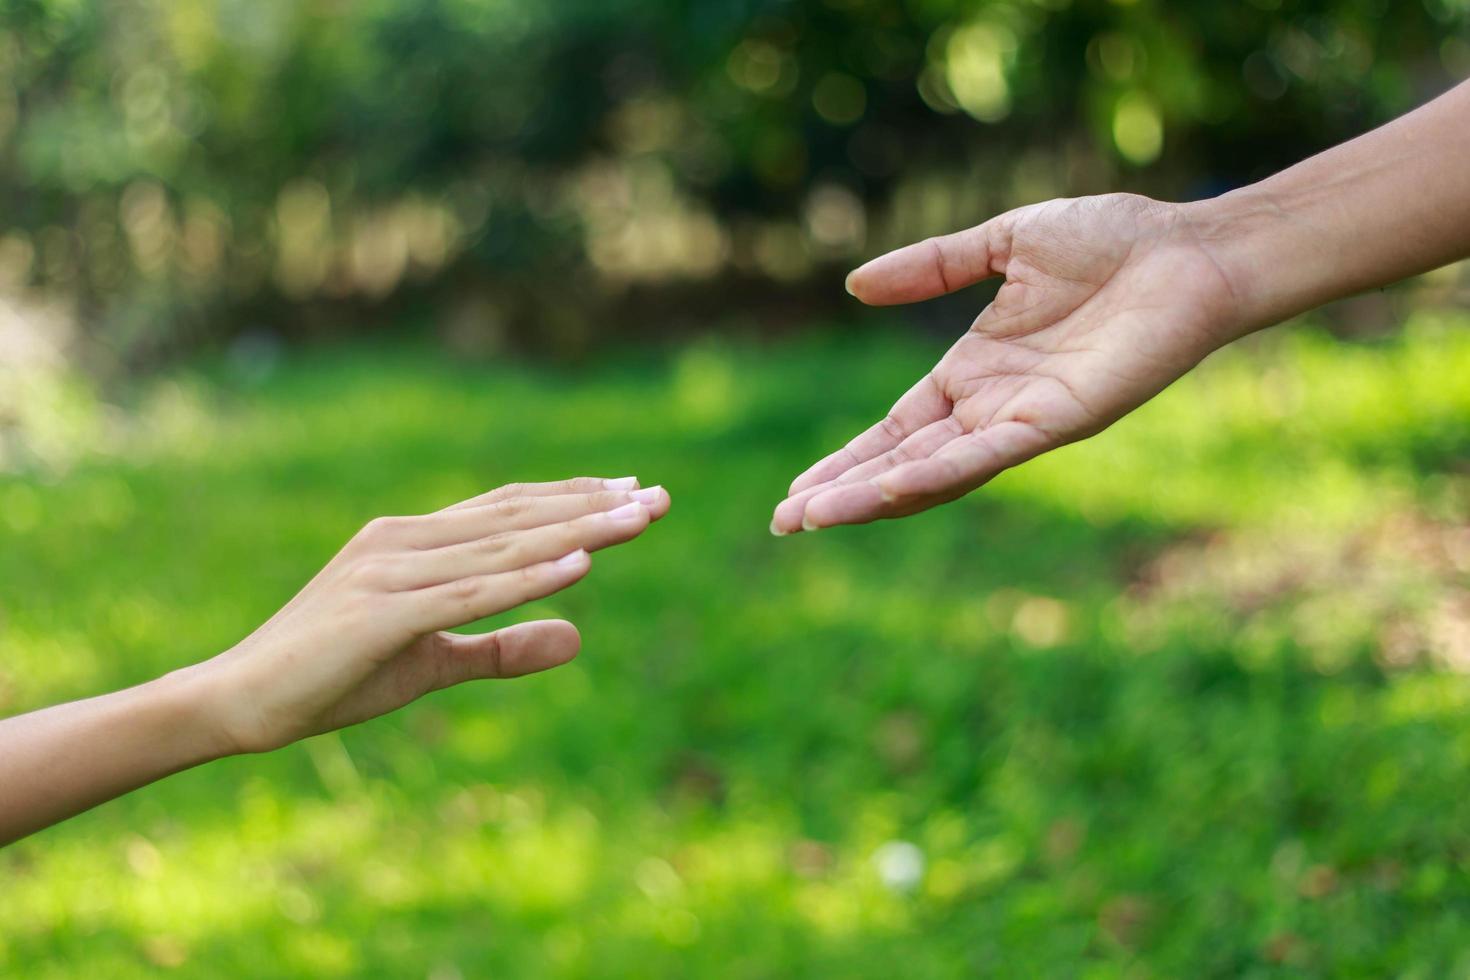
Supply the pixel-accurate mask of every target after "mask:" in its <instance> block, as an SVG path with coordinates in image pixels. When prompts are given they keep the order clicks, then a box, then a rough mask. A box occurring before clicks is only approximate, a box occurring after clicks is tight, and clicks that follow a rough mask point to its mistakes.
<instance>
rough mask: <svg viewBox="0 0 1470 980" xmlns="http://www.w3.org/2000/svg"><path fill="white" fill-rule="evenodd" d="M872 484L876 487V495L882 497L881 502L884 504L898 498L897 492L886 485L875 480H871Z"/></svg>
mask: <svg viewBox="0 0 1470 980" xmlns="http://www.w3.org/2000/svg"><path fill="white" fill-rule="evenodd" d="M873 486H875V487H877V488H878V496H880V497H882V498H883V502H884V503H885V504H891V503H893V502H894V501H895V500H897V499H898V494H896V493H894V492H893V491H892V490H890V489H888V487H887V486H886V485H884V484H882V483H879V482H877V481H876V480H875V481H874V482H873Z"/></svg>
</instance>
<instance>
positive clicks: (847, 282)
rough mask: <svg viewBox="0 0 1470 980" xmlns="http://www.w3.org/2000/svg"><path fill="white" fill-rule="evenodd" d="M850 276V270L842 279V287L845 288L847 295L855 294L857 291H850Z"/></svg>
mask: <svg viewBox="0 0 1470 980" xmlns="http://www.w3.org/2000/svg"><path fill="white" fill-rule="evenodd" d="M852 276H853V274H852V273H851V272H849V273H848V274H847V278H846V279H844V280H842V288H843V289H845V290H847V295H849V296H856V295H857V293H855V292H853V291H852Z"/></svg>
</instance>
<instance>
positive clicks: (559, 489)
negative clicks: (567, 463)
mask: <svg viewBox="0 0 1470 980" xmlns="http://www.w3.org/2000/svg"><path fill="white" fill-rule="evenodd" d="M637 489H638V478H637V477H636V476H619V477H611V478H609V477H601V476H578V477H573V478H572V479H570V480H555V481H552V482H550V483H507V484H506V485H505V486H503V487H496V488H495V489H494V490H491V491H490V492H489V493H482V494H480V495H479V496H478V497H471V498H469V499H468V500H461V501H460V502H459V503H457V504H450V505H449V506H448V507H445V508H443V510H459V509H461V508H463V507H483V506H485V505H486V504H498V503H500V501H502V500H509V499H510V498H511V497H555V496H560V495H562V494H568V493H598V492H600V491H603V490H637Z"/></svg>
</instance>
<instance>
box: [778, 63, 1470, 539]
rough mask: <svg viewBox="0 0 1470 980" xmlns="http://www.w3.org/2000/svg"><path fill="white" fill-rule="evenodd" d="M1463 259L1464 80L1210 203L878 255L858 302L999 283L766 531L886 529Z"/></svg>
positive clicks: (1037, 209) (989, 229)
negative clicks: (1350, 301)
mask: <svg viewBox="0 0 1470 980" xmlns="http://www.w3.org/2000/svg"><path fill="white" fill-rule="evenodd" d="M1465 256H1470V83H1466V84H1463V85H1460V86H1459V87H1458V88H1456V89H1454V90H1452V91H1450V92H1449V93H1447V94H1445V95H1444V96H1441V97H1440V98H1439V99H1436V100H1435V101H1433V102H1431V103H1430V104H1428V105H1426V106H1424V107H1423V108H1421V109H1419V110H1417V111H1415V112H1412V113H1410V114H1409V115H1407V116H1404V117H1403V118H1401V119H1398V120H1396V121H1394V122H1392V123H1390V124H1388V125H1387V126H1384V127H1382V128H1381V129H1378V130H1376V131H1374V132H1372V133H1369V134H1367V135H1366V136H1363V137H1360V138H1359V139H1356V140H1353V141H1352V142H1350V143H1346V144H1344V145H1342V146H1339V147H1336V148H1334V149H1332V150H1328V151H1327V152H1325V153H1322V154H1320V155H1319V156H1316V157H1313V158H1312V159H1310V160H1307V161H1305V162H1303V163H1301V164H1298V165H1297V166H1295V167H1292V168H1291V169H1289V170H1287V171H1285V172H1283V173H1281V174H1278V175H1276V176H1274V177H1272V178H1270V179H1269V180H1264V181H1261V182H1260V183H1258V184H1255V185H1253V186H1250V187H1247V188H1244V189H1242V190H1239V191H1235V192H1233V193H1231V194H1227V195H1224V196H1223V197H1220V198H1216V199H1214V200H1209V201H1200V202H1195V203H1190V204H1167V203H1163V202H1160V201H1152V200H1149V199H1148V198H1143V197H1137V196H1134V195H1129V194H1109V195H1104V196H1101V197H1090V198H1077V199H1072V200H1057V201H1048V202H1046V203H1044V204H1036V205H1032V206H1030V207H1025V208H1020V209H1018V210H1015V211H1011V212H1008V213H1006V214H1003V215H1000V216H998V217H996V218H992V219H991V220H990V221H987V222H985V223H984V224H982V225H979V226H977V227H974V228H970V229H968V230H965V231H960V232H956V233H954V234H951V235H944V236H941V237H939V238H931V239H928V240H927V241H923V242H919V243H917V244H914V245H908V246H906V247H904V248H901V249H898V250H897V251H895V252H890V253H888V254H887V255H882V256H879V257H878V258H876V259H873V260H872V261H871V262H869V263H867V264H866V265H864V266H862V267H861V268H859V269H857V270H856V271H854V272H853V273H852V274H851V275H850V276H849V277H848V289H849V290H850V291H851V292H852V293H853V294H854V295H855V296H857V298H858V299H860V300H862V301H863V302H865V303H869V304H873V305H889V304H894V303H911V302H915V301H917V300H922V299H928V298H930V297H932V296H938V295H940V294H942V293H948V292H953V291H954V290H957V289H962V288H964V287H966V286H970V285H973V284H974V283H976V282H978V281H980V280H982V279H988V278H990V277H991V276H1004V277H1005V283H1004V284H1003V285H1002V286H1001V288H1000V292H999V293H997V294H996V297H995V300H994V302H992V303H991V304H990V305H989V306H987V307H986V308H985V309H984V310H983V311H981V313H980V316H979V317H978V318H977V319H976V320H975V322H974V323H973V324H972V325H971V327H970V329H969V331H968V332H967V333H966V334H965V335H964V336H962V337H961V338H960V339H959V340H958V341H957V342H956V343H955V345H954V346H953V347H952V348H950V350H949V352H948V353H946V354H945V355H944V357H943V358H941V359H940V361H939V363H938V364H936V365H935V367H934V370H932V371H931V372H929V374H927V375H925V376H924V377H923V378H920V379H919V381H918V383H916V384H915V385H914V386H913V388H911V389H910V390H909V392H908V393H907V394H905V395H904V396H903V397H902V398H900V399H899V401H898V402H897V404H895V405H894V406H893V408H892V409H891V410H890V411H889V413H888V415H887V416H886V417H885V418H884V419H882V420H881V421H879V422H878V423H877V424H876V425H874V426H873V427H872V428H870V429H869V430H868V431H866V432H864V433H862V434H860V435H859V436H857V437H856V438H855V439H853V440H852V441H851V442H849V443H848V444H847V445H846V446H844V447H843V448H841V449H839V450H837V451H836V452H834V453H832V454H831V455H829V456H827V457H826V458H825V459H822V460H820V461H819V462H817V463H816V464H815V465H813V466H812V467H811V468H810V469H808V470H807V471H806V472H805V473H803V474H802V475H801V476H799V477H797V478H796V480H795V481H794V482H793V483H792V484H791V488H790V490H789V491H788V495H787V498H786V499H785V500H784V501H782V502H781V503H780V505H778V506H777V508H776V512H775V515H774V516H773V519H772V521H771V531H772V533H775V534H790V533H792V532H794V531H798V530H807V531H813V530H817V529H819V528H823V527H830V526H832V525H836V524H861V523H865V522H867V521H873V520H880V519H882V518H889V517H902V516H905V515H907V514H913V513H916V512H918V511H922V510H926V509H928V508H930V507H934V506H936V505H938V504H942V503H944V502H946V501H949V500H953V499H955V498H957V497H961V496H964V495H965V494H967V493H969V492H970V491H971V490H974V489H975V488H976V487H979V486H981V485H983V484H984V483H985V482H986V481H988V480H989V479H991V478H992V477H994V476H995V475H996V474H997V473H1000V472H1001V471H1003V470H1006V469H1008V468H1010V467H1012V466H1016V465H1019V464H1021V463H1024V462H1025V461H1026V460H1028V459H1031V458H1033V457H1035V456H1037V455H1039V454H1041V453H1044V452H1047V451H1048V450H1051V449H1055V448H1056V447H1058V446H1062V445H1065V444H1067V443H1069V442H1075V441H1077V440H1078V439H1084V438H1086V437H1088V436H1090V435H1093V434H1095V433H1097V432H1099V431H1101V430H1102V429H1104V428H1106V427H1107V426H1109V425H1111V424H1112V423H1113V422H1115V421H1117V420H1118V419H1119V418H1121V417H1122V416H1123V415H1126V414H1127V413H1128V412H1130V411H1132V410H1133V409H1135V408H1137V407H1138V406H1139V405H1141V404H1143V403H1144V402H1145V401H1147V400H1148V399H1150V398H1152V397H1153V396H1154V395H1156V394H1158V393H1159V392H1160V391H1162V390H1163V389H1164V388H1166V387H1168V386H1169V385H1170V384H1172V383H1173V382H1174V381H1175V380H1177V379H1178V378H1179V377H1180V376H1181V375H1183V374H1184V373H1185V372H1187V371H1189V370H1190V369H1191V368H1193V367H1194V366H1195V365H1196V364H1197V363H1199V361H1200V360H1201V359H1203V358H1204V357H1205V356H1206V355H1208V354H1209V353H1210V352H1211V351H1213V350H1216V349H1217V348H1219V347H1222V346H1224V345H1225V344H1227V343H1229V342H1230V341H1232V340H1235V339H1236V338H1238V337H1240V336H1242V335H1244V334H1246V333H1249V332H1251V331H1253V330H1258V329H1260V328H1262V327H1265V326H1269V325H1271V324H1273V323H1278V322H1280V321H1281V320H1283V319H1285V318H1287V317H1290V316H1293V315H1295V314H1297V313H1301V312H1304V311H1306V310H1309V309H1311V308H1313V307H1314V306H1317V305H1319V304H1321V303H1324V302H1326V301H1328V300H1331V299H1335V298H1337V297H1340V296H1345V295H1349V294H1351V293H1354V292H1357V291H1359V290H1362V289H1367V288H1370V287H1373V286H1378V285H1382V284H1384V283H1388V282H1392V281H1394V280H1397V279H1401V278H1403V277H1405V276H1409V275H1413V274H1415V273H1418V272H1424V271H1427V270H1429V269H1433V268H1435V267H1437V266H1440V265H1443V264H1444V263H1446V262H1450V261H1453V260H1455V259H1458V258H1463V257H1465Z"/></svg>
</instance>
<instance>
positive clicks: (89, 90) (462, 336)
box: [0, 0, 1470, 361]
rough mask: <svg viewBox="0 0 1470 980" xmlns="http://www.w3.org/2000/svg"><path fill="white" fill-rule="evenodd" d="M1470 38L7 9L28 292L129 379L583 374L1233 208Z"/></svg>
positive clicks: (892, 4) (1059, 16)
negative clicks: (487, 365)
mask: <svg viewBox="0 0 1470 980" xmlns="http://www.w3.org/2000/svg"><path fill="white" fill-rule="evenodd" d="M1467 28H1470V3H1467V2H1466V0H1423V2H1405V3H1390V2H1388V0H1253V2H1250V3H1218V2H1208V0H1189V2H1172V3H1167V4H1166V3H1164V2H1163V0H1117V2H1101V0H1073V2H1068V0H983V2H961V0H825V2H815V0H810V2H789V0H723V2H688V0H685V2H678V0H660V2H650V0H641V2H640V0H560V2H558V3H554V4H528V3H516V2H512V0H426V2H421V0H372V2H362V3H342V2H339V0H197V2H191V3H175V2H172V0H108V2H105V3H104V2H99V0H8V2H7V3H6V5H5V12H4V13H3V14H0V31H3V33H0V206H3V224H0V233H3V237H0V276H4V277H5V278H6V279H8V280H9V281H10V282H11V284H12V285H15V284H18V283H27V284H31V285H34V286H38V287H40V288H42V289H43V290H44V291H46V292H48V293H51V294H63V295H66V296H68V297H71V298H73V299H74V300H75V301H76V304H77V306H76V308H77V312H78V318H79V320H80V321H81V322H83V323H85V324H86V328H85V331H86V333H87V335H88V336H89V337H90V339H91V340H93V341H96V342H100V343H98V344H94V345H93V346H96V347H100V348H101V349H104V350H111V351H114V352H116V353H118V354H120V355H122V356H123V357H124V359H126V360H134V361H136V360H142V359H147V358H150V357H153V356H156V355H157V354H159V353H160V352H164V351H167V350H169V349H172V348H175V347H177V346H179V345H188V344H190V343H193V342H197V341H198V340H200V339H204V338H209V337H214V336H220V335H228V334H231V333H234V332H238V331H240V330H242V329H247V328H250V327H251V326H252V325H255V326H261V325H263V326H266V327H268V328H269V329H271V330H274V331H279V332H283V333H293V332H309V331H313V330H334V329H345V328H347V326H348V325H357V324H361V323H364V322H367V321H368V320H370V319H376V318H379V317H381V316H383V315H385V314H386V312H388V311H390V310H401V309H402V308H403V307H404V306H405V304H409V305H412V304H418V305H420V306H422V307H423V308H425V309H430V308H432V309H434V310H435V311H436V315H435V317H434V321H435V323H436V324H437V325H438V327H439V328H440V329H443V330H444V331H446V332H447V333H448V334H449V335H450V336H451V337H452V338H455V339H457V341H459V342H463V343H465V344H469V345H472V346H475V345H478V346H480V347H490V346H493V345H496V344H498V343H500V342H502V341H504V340H506V339H510V340H515V341H518V342H532V343H535V344H538V345H540V346H544V347H550V348H556V349H568V348H571V349H575V348H576V347H578V346H580V345H582V344H584V343H586V342H587V341H589V340H590V339H591V338H592V335H593V334H594V333H595V332H597V331H599V330H603V329H608V327H607V325H608V324H610V323H617V322H633V321H634V320H635V319H636V320H637V322H643V323H647V322H650V321H653V320H657V319H659V318H657V317H652V316H645V317H642V318H631V317H629V316H628V312H629V311H631V310H635V309H644V310H645V311H646V310H647V307H646V306H645V307H639V306H637V302H638V301H640V299H642V300H647V299H648V298H650V297H652V298H654V299H655V301H656V300H657V298H658V297H664V298H665V306H664V309H665V310H668V309H672V308H684V309H686V311H688V310H703V309H705V308H706V307H709V306H712V305H713V304H716V303H719V302H726V301H728V300H730V299H734V300H736V301H738V302H741V303H749V302H752V297H757V298H758V297H759V296H761V295H763V294H764V295H768V296H779V297H784V298H789V297H790V296H792V295H795V294H800V293H801V292H802V291H803V290H804V289H806V288H807V287H809V286H810V285H811V284H813V283H816V282H820V283H821V284H822V285H823V286H824V288H825V286H826V285H828V284H829V283H828V281H827V280H825V279H822V278H821V277H820V276H817V277H816V278H814V276H816V274H818V273H820V272H821V271H822V270H823V269H831V268H836V267H838V266H840V265H844V264H846V263H848V262H849V261H850V260H852V259H853V258H854V257H856V256H858V255H860V254H864V253H866V252H870V251H872V250H874V249H876V248H879V247H882V246H884V245H888V244H892V243H894V242H896V241H898V240H900V239H904V238H909V237H915V236H918V235H923V234H928V233H932V232H934V231H938V230H944V229H949V228H953V227H956V226H959V225H962V224H964V223H968V222H971V221H973V220H976V219H978V218H980V217H982V216H984V215H985V214H987V213H989V212H990V211H993V210H995V209H997V208H1001V207H1007V206H1012V205H1015V204H1020V203H1024V202H1026V201H1029V200H1035V199H1038V198H1043V197H1047V196H1052V195H1056V194H1077V193H1088V192H1095V191H1099V190H1104V189H1113V188H1120V187H1128V188H1133V189H1138V190H1144V191H1148V192H1152V193H1155V194H1160V195H1175V196H1178V195H1200V194H1207V193H1213V192H1215V191H1218V190H1220V189H1222V188H1225V187H1228V186H1230V185H1233V184H1237V183H1239V182H1242V181H1245V180H1248V179H1250V178H1252V177H1255V176H1259V175H1260V174H1262V173H1263V172H1266V171H1269V170H1271V169H1273V168H1277V167H1279V166H1282V165H1284V164H1286V163H1288V162H1290V161H1292V160H1294V159H1296V158H1298V157H1300V156H1302V155H1304V154H1307V153H1310V152H1312V151H1314V150H1317V149H1320V148H1321V147H1323V146H1324V145H1326V144H1329V143H1331V142H1333V141H1336V140H1338V139H1341V138H1344V137H1346V136H1349V135H1351V134H1353V133H1355V132H1358V131H1360V130H1362V129H1364V128H1366V127H1368V126H1370V125H1372V124H1374V123H1377V122H1379V121H1382V120H1384V119H1386V118H1388V117H1390V116H1391V115H1393V114H1396V113H1398V112H1401V111H1403V110H1404V109H1406V108H1408V107H1410V106H1411V105H1413V104H1414V103H1415V102H1417V101H1420V100H1422V99H1424V98H1426V97H1428V96H1430V95H1432V94H1434V93H1436V92H1438V91H1439V90H1442V89H1443V88H1445V87H1447V86H1448V85H1449V84H1450V83H1451V81H1452V80H1453V79H1455V78H1457V77H1464V76H1466V75H1470V29H1467ZM716 285H717V286H721V287H723V288H719V289H715V288H711V287H712V286H716ZM762 285H764V286H769V287H771V288H769V289H765V290H762V289H760V288H753V287H759V286H762ZM670 297H673V299H672V300H670V299H669V298H670ZM618 301H621V302H622V304H623V305H621V306H620V305H619V304H618ZM783 301H784V300H783ZM429 304H432V306H431V305H429ZM620 310H621V311H622V315H620V314H619V311H620ZM594 311H596V312H595V313H594ZM686 315H687V312H686Z"/></svg>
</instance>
